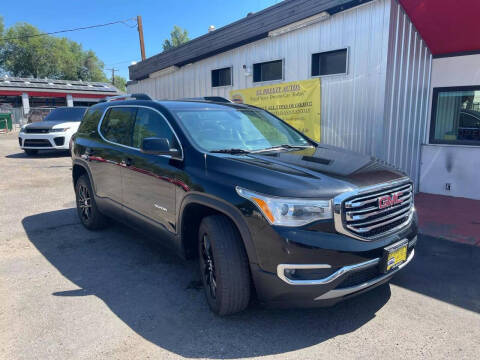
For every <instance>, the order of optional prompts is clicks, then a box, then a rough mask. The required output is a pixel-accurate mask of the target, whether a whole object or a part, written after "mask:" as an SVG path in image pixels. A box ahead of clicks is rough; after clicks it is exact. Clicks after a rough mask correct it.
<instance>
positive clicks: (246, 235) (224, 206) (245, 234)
mask: <svg viewBox="0 0 480 360" xmlns="http://www.w3.org/2000/svg"><path fill="white" fill-rule="evenodd" d="M190 204H199V205H203V206H207V207H209V208H212V209H214V210H216V211H218V212H219V213H221V214H223V215H225V216H226V217H228V218H229V219H230V220H231V221H232V222H233V223H234V224H235V226H236V227H237V229H238V231H239V233H240V236H241V237H242V240H243V244H244V246H245V250H246V252H247V255H248V259H249V262H250V263H251V264H257V263H258V260H257V253H256V250H255V246H254V244H253V240H252V236H251V234H250V230H249V228H248V225H247V223H246V221H245V219H244V216H243V214H242V213H241V211H240V210H239V209H238V208H237V207H235V206H233V205H232V204H230V203H229V202H227V201H225V200H223V199H220V198H217V197H215V196H212V195H209V194H205V193H199V192H191V193H189V194H187V195H185V197H184V198H183V200H182V203H181V205H180V211H179V219H178V225H179V226H178V227H177V228H178V229H179V230H178V231H179V238H180V239H183V234H182V231H183V213H184V210H185V208H186V207H187V206H188V205H190Z"/></svg>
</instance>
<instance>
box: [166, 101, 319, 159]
mask: <svg viewBox="0 0 480 360" xmlns="http://www.w3.org/2000/svg"><path fill="white" fill-rule="evenodd" d="M174 112H175V114H176V115H177V117H178V118H179V119H180V122H181V123H182V125H183V126H184V128H185V129H186V130H187V132H188V133H189V135H190V137H191V138H192V139H193V140H194V141H195V143H196V144H197V145H198V146H199V147H200V148H202V149H203V150H206V151H218V150H227V149H237V150H245V151H258V150H263V149H268V148H272V147H276V146H282V145H286V146H294V147H296V146H299V147H304V146H311V145H312V144H311V142H310V141H308V140H307V138H305V137H304V136H302V135H301V134H300V133H299V132H297V131H295V130H293V129H292V128H290V127H289V126H287V125H286V124H285V123H283V122H282V121H280V120H279V119H277V118H276V117H274V116H272V115H270V114H269V113H267V112H266V111H262V110H237V109H221V110H176V111H174Z"/></svg>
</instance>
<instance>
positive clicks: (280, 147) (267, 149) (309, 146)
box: [252, 144, 313, 153]
mask: <svg viewBox="0 0 480 360" xmlns="http://www.w3.org/2000/svg"><path fill="white" fill-rule="evenodd" d="M311 147H313V145H289V144H282V145H277V146H272V147H269V148H265V149H260V150H255V151H252V152H253V153H259V152H264V151H275V150H282V149H308V148H311Z"/></svg>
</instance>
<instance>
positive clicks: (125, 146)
mask: <svg viewBox="0 0 480 360" xmlns="http://www.w3.org/2000/svg"><path fill="white" fill-rule="evenodd" d="M131 107H133V108H145V109H150V110H153V111H154V112H156V113H157V114H159V115H160V117H161V118H162V119H163V120H164V121H165V122H166V123H167V125H168V127H169V128H170V130H172V132H173V135H174V136H175V138H176V139H177V142H178V145H179V146H180V149H179V150H180V153H181V157H180V159H179V160H181V161H183V146H182V143H181V142H180V139H179V138H178V135H177V133H176V131H175V130H174V129H173V127H172V125H171V124H170V122H169V121H168V120H167V118H166V117H165V115H163V114H162V113H161V112H160V111H158V110H157V109H155V108H153V107H151V106H145V105H111V106H107V107H106V108H105V110H104V111H103V114H102V117H101V118H100V121H99V122H98V126H97V132H98V134H99V135H100V137H101V138H102V140H103V141H105V142H107V143H109V144H113V145H116V146H121V147H124V148H127V149H131V150H136V151H140V152H141V150H140V148H136V147H133V146H128V145H123V144H119V143H116V142H114V141H110V140H108V139H106V138H105V137H104V136H103V134H102V132H101V130H100V128H101V126H102V123H103V119H104V118H105V115H106V114H107V113H108V111H109V110H110V109H112V108H131ZM135 121H137V117H136V115H135ZM134 124H135V123H134ZM142 154H143V153H142ZM156 156H160V157H165V158H168V159H170V158H172V156H171V155H156Z"/></svg>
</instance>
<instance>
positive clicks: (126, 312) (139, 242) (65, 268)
mask: <svg viewBox="0 0 480 360" xmlns="http://www.w3.org/2000/svg"><path fill="white" fill-rule="evenodd" d="M22 223H23V226H24V228H25V230H26V233H27V234H28V237H29V239H30V241H31V242H32V243H33V245H34V246H35V247H36V248H37V249H38V250H39V251H40V252H41V253H42V255H43V256H45V257H46V259H47V260H48V261H49V262H50V263H51V264H52V265H53V266H55V267H56V268H57V269H58V270H59V271H60V272H61V274H62V275H63V276H65V277H66V278H67V279H69V280H70V281H72V282H73V283H75V284H76V285H77V286H78V287H79V288H80V289H77V290H70V289H65V290H63V291H58V292H55V293H54V294H52V296H90V295H94V296H97V297H99V298H100V299H102V300H103V301H104V302H105V304H107V305H108V306H109V308H110V309H111V310H112V311H113V312H114V313H115V315H116V316H118V317H119V318H120V319H121V320H122V321H124V322H125V323H126V324H127V325H128V326H129V327H130V328H131V329H132V330H134V331H135V332H137V333H138V334H139V335H141V336H142V337H144V338H145V339H147V340H148V341H150V342H152V343H154V344H156V345H158V346H160V347H162V348H164V349H166V350H168V351H171V352H174V353H176V354H179V355H181V356H184V357H191V358H200V357H201V358H240V357H255V356H263V355H271V354H278V353H284V352H289V351H294V350H297V349H302V348H306V347H309V346H312V345H315V344H318V343H321V342H323V341H325V340H327V339H330V338H332V337H335V336H338V335H342V334H346V333H349V332H352V331H355V330H356V329H358V328H359V327H361V326H362V325H364V324H365V323H367V322H368V321H370V320H371V319H373V318H374V317H375V313H376V312H377V311H378V310H379V309H380V308H382V306H383V305H384V304H385V303H386V302H387V301H388V299H389V298H390V287H389V286H388V285H384V286H381V287H378V288H376V289H374V290H373V291H371V292H369V293H366V294H364V295H361V296H359V297H356V298H353V299H350V300H348V301H346V302H343V303H341V304H338V305H337V306H335V307H334V308H320V309H309V310H305V309H303V310H300V309H299V310H273V309H265V308H263V307H261V306H260V305H258V304H252V306H251V307H250V308H249V309H248V310H246V311H245V312H243V313H241V314H237V315H234V316H230V317H226V318H220V317H217V316H215V315H213V314H212V313H211V312H210V311H209V309H208V306H207V303H206V300H205V298H204V295H203V290H202V289H201V288H199V286H198V283H199V282H198V279H199V278H198V273H197V264H196V263H195V262H183V261H182V260H180V259H179V258H177V257H176V256H175V255H173V254H172V253H171V252H169V251H168V250H165V249H163V248H162V247H161V246H159V245H158V244H157V243H155V242H152V241H150V240H147V239H145V238H144V237H143V236H142V235H140V234H138V233H136V232H134V231H133V230H130V229H128V228H126V227H124V226H123V225H120V224H118V225H117V224H115V225H112V226H111V227H110V228H109V229H107V230H104V231H100V232H89V231H87V230H85V229H84V228H83V227H82V226H81V225H80V224H79V222H78V219H77V216H76V210H75V209H66V210H59V211H53V212H48V213H43V214H38V215H34V216H29V217H26V218H25V219H23V221H22Z"/></svg>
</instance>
